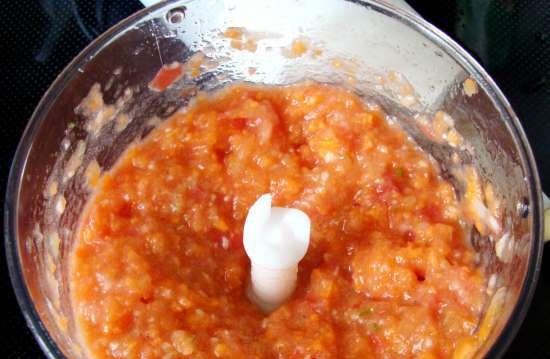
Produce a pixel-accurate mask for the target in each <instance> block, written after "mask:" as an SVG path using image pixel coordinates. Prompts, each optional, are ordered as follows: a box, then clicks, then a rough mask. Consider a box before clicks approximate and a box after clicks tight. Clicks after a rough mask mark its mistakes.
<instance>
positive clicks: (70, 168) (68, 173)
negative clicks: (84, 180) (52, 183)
mask: <svg viewBox="0 0 550 359" xmlns="http://www.w3.org/2000/svg"><path fill="white" fill-rule="evenodd" d="M85 151H86V143H85V142H84V141H82V140H80V141H78V143H77V144H76V149H75V150H74V152H73V154H72V155H71V157H70V158H69V161H67V165H66V166H65V171H64V176H63V182H67V181H68V180H70V179H71V178H72V177H73V176H74V175H75V173H76V171H78V168H79V167H80V165H81V164H82V159H83V158H84V152H85Z"/></svg>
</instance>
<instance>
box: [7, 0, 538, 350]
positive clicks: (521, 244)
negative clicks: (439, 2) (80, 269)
mask: <svg viewBox="0 0 550 359" xmlns="http://www.w3.org/2000/svg"><path fill="white" fill-rule="evenodd" d="M231 26H237V27H243V28H245V29H246V30H247V33H248V34H249V35H250V36H251V38H253V39H254V41H255V44H256V45H257V49H256V50H255V51H254V52H250V51H242V50H238V49H235V48H234V47H232V46H231V41H230V39H227V38H225V37H224V36H222V35H221V32H222V31H223V30H224V29H225V28H227V27H231ZM297 38H300V39H302V40H303V41H305V42H307V43H308V44H309V45H308V46H310V47H311V48H319V49H321V50H322V51H321V52H322V53H319V54H317V55H318V56H313V55H312V54H311V53H310V54H308V55H306V56H293V55H292V53H291V52H290V53H289V52H288V49H289V46H290V44H291V43H292V41H293V40H295V39H297ZM285 49H286V50H285ZM196 53H201V54H202V55H201V56H204V59H205V60H204V62H203V66H202V69H201V73H200V76H198V77H196V78H191V77H184V78H183V79H182V80H181V81H179V82H178V83H177V84H175V85H174V86H173V87H172V88H170V89H168V90H167V91H164V92H155V91H151V90H150V89H149V88H148V86H147V84H148V83H149V81H150V80H151V79H152V78H153V77H154V76H155V74H156V72H157V71H158V70H159V68H161V66H162V65H164V64H169V63H171V62H172V61H179V62H182V63H185V62H186V61H188V60H189V59H196V57H193V56H197V55H195V54H196ZM392 72H393V75H388V74H389V73H392ZM388 76H389V77H388ZM389 78H392V79H394V80H395V79H397V80H398V82H397V85H396V82H395V81H393V80H391V81H389V80H388V79H389ZM467 78H471V79H473V80H474V81H475V82H476V83H477V86H478V89H479V91H478V92H477V94H474V95H473V96H468V95H466V94H465V92H464V91H463V89H462V85H463V81H464V80H465V79H467ZM304 79H312V80H317V81H322V82H333V83H340V84H341V83H344V84H345V85H346V86H348V87H350V88H352V89H353V90H355V91H356V92H357V93H359V94H360V95H362V96H364V97H365V99H366V100H369V101H371V100H372V101H376V102H378V103H379V104H381V105H382V106H383V107H384V108H385V110H386V111H387V112H388V114H389V115H390V116H393V117H394V118H396V120H398V121H400V122H401V123H402V124H403V126H404V127H406V128H407V130H409V131H411V135H412V136H413V137H414V139H415V140H416V141H417V142H418V143H419V144H420V145H421V146H422V147H423V148H424V149H425V150H426V151H428V152H429V153H430V154H431V155H432V156H433V157H434V158H436V159H437V160H438V161H439V162H440V164H441V167H442V170H443V174H444V175H447V176H448V178H449V179H450V180H454V181H456V184H457V192H458V194H459V195H460V192H461V189H460V188H461V185H460V181H459V179H457V178H453V176H452V172H451V171H446V170H447V169H449V168H450V166H451V161H450V157H451V156H452V153H457V155H458V156H459V158H460V161H461V162H462V163H470V164H472V165H473V166H475V168H476V169H477V171H478V172H479V173H480V174H481V176H482V177H483V178H484V179H485V180H487V181H490V182H491V183H492V184H493V186H494V187H495V192H496V193H498V194H499V195H501V197H502V199H503V200H504V203H505V220H504V226H505V228H506V230H507V231H508V232H509V235H510V238H511V240H512V242H511V244H510V246H509V250H510V251H511V252H510V255H509V256H508V257H507V259H506V260H502V258H500V257H499V256H498V253H496V251H495V246H494V242H491V239H490V238H483V237H481V236H479V235H474V236H473V238H472V240H473V242H474V246H475V248H476V250H478V251H479V254H480V259H481V260H480V263H482V265H483V266H485V269H486V270H487V272H488V274H489V275H490V276H491V277H492V279H491V281H492V282H491V286H492V288H491V290H492V293H497V294H498V298H496V299H498V300H497V304H498V305H497V307H498V308H497V309H498V312H497V313H498V315H497V316H494V318H493V319H494V320H492V322H491V331H490V333H489V335H488V336H487V338H485V341H484V342H483V343H482V345H481V347H480V348H479V351H478V353H477V356H478V357H482V356H490V357H493V356H500V355H501V354H502V353H503V352H504V351H505V349H506V347H507V346H508V344H509V343H510V341H511V340H512V338H513V337H514V335H515V334H516V332H517V330H518V328H519V326H520V324H521V322H522V320H523V318H524V316H525V313H526V311H527V307H528V305H529V303H530V301H531V297H532V294H533V291H534V288H535V285H536V281H537V277H538V273H539V269H540V260H541V254H542V244H543V239H542V200H541V190H540V184H539V179H538V174H537V170H536V166H535V162H534V160H533V155H532V153H531V150H530V148H529V144H528V142H527V140H526V137H525V135H524V133H523V130H522V129H521V126H520V124H519V122H518V119H517V117H516V115H515V114H514V112H513V110H512V109H511V107H510V105H509V103H508V102H507V100H506V99H505V97H504V96H503V94H502V92H501V91H500V90H499V89H498V87H497V86H496V85H495V83H494V82H493V80H492V79H491V78H490V77H489V76H488V75H487V73H486V72H485V71H484V70H483V69H482V68H481V66H480V65H479V64H478V63H477V62H476V61H475V60H474V59H473V58H472V57H471V56H470V55H468V53H466V52H465V51H464V50H463V49H462V48H461V47H460V46H458V45H457V44H456V43H455V42H454V41H452V40H451V39H449V38H448V37H447V36H446V35H444V34H443V33H442V32H441V31H439V30H438V29H436V28H435V27H433V26H431V25H430V24H429V23H427V22H426V21H424V20H422V19H421V18H419V17H417V16H415V15H413V14H411V13H408V12H405V11H402V10H400V9H398V8H395V7H393V6H391V5H387V4H384V3H381V2H378V1H364V2H363V1H359V0H349V1H346V0H323V1H316V0H298V1H296V0H280V1H277V2H267V1H254V0H233V1H230V0H227V1H214V0H203V1H192V0H191V1H176V0H171V1H165V2H163V3H161V4H159V5H155V6H153V7H151V8H147V9H145V10H142V11H140V12H139V13H136V14H135V15H133V16H131V17H130V18H128V19H126V20H124V21H123V22H121V23H119V24H118V25H116V26H115V27H113V28H112V29H110V30H109V31H107V32H106V33H105V34H103V35H102V36H100V37H99V38H98V39H96V40H95V41H94V42H93V43H92V44H91V45H90V46H88V47H87V48H86V49H85V50H84V51H83V52H82V53H81V54H80V55H79V56H78V57H77V58H76V59H75V60H73V61H72V62H71V63H70V64H69V66H67V68H66V69H65V70H64V71H63V72H62V73H61V75H59V77H58V78H57V79H56V81H55V82H54V83H53V84H52V86H51V87H50V89H49V90H48V91H47V93H46V94H45V95H44V97H43V98H42V100H41V102H40V104H39V105H38V107H37V109H36V111H35V112H34V114H33V116H32V118H31V120H30V122H29V124H28V126H27V129H26V131H25V133H24V135H23V137H22V139H21V142H20V144H19V147H18V150H17V153H16V156H15V160H14V162H13V166H12V169H11V173H10V178H9V184H8V188H7V196H6V207H5V231H6V232H5V237H6V253H7V258H8V264H9V269H10V274H11V278H12V282H13V286H14V288H15V292H16V295H17V298H18V301H19V304H20V306H21V309H22V311H23V314H24V316H25V319H26V321H27V324H28V325H29V327H30V328H31V330H32V332H33V333H34V336H35V337H36V339H37V341H38V343H39V344H40V346H41V347H42V349H43V350H44V352H45V353H46V355H47V356H48V357H50V358H65V357H67V358H81V357H83V356H84V354H83V351H82V348H81V347H80V345H79V340H78V338H77V336H76V334H75V327H74V323H73V320H72V316H71V310H70V301H69V296H68V290H69V283H68V282H67V263H66V258H67V255H68V253H69V251H70V249H71V243H72V237H73V233H74V231H75V229H76V225H77V222H78V219H79V215H80V213H81V210H82V208H83V206H84V204H85V202H86V200H87V198H88V195H89V193H88V191H87V190H86V186H85V185H84V181H85V169H86V167H87V165H88V163H89V162H90V161H91V160H92V159H97V161H98V163H99V164H100V166H101V168H102V169H103V170H108V169H109V168H110V167H111V166H112V165H113V163H114V162H115V161H116V159H117V157H118V156H119V155H120V154H121V153H122V152H123V150H124V149H125V148H126V147H127V145H128V144H129V143H131V142H132V141H134V140H135V139H136V138H141V137H143V136H144V135H145V134H146V133H148V131H150V129H151V126H152V123H153V122H154V121H153V122H152V121H151V119H152V118H154V119H160V120H162V119H164V118H166V117H167V116H169V115H170V114H171V113H173V111H174V110H175V109H176V108H178V107H180V106H184V105H185V104H187V102H188V101H189V99H190V98H191V97H192V96H193V93H195V92H196V91H197V90H211V89H215V88H217V87H220V86H223V85H224V84H226V83H229V82H232V81H249V82H255V83H256V82H257V83H267V84H286V83H292V82H297V81H300V80H304ZM405 79H406V80H405ZM94 84H99V86H101V89H102V91H103V95H104V100H105V102H106V103H117V104H118V105H117V106H119V110H120V111H122V112H124V113H126V114H128V115H130V117H131V118H132V121H131V122H130V124H129V125H128V126H127V127H126V128H125V129H124V131H121V132H117V131H115V130H114V127H115V125H114V124H107V125H105V126H103V127H102V129H101V131H100V132H99V134H96V135H93V134H90V132H89V131H87V129H88V130H89V126H90V125H89V120H87V119H85V118H84V117H83V116H82V114H81V112H79V111H75V109H76V108H77V106H78V105H79V103H80V102H81V101H82V99H83V98H84V97H85V96H86V95H87V94H88V92H89V91H90V89H91V88H92V86H93V85H94ZM409 85H410V86H412V88H413V89H414V93H412V97H411V93H403V92H402V91H401V90H400V89H403V88H404V87H405V88H410V87H407V86H409ZM182 92H183V93H184V95H182ZM117 101H118V102H117ZM440 109H441V110H444V111H446V112H447V113H449V114H450V115H451V116H453V118H454V119H455V121H456V128H457V129H458V131H459V132H460V133H461V134H462V135H463V136H464V137H465V139H466V140H467V142H468V143H469V146H470V147H469V150H461V151H456V150H455V149H453V148H451V147H449V146H447V145H443V144H436V143H433V142H432V141H430V140H429V139H426V138H423V137H422V135H421V133H420V132H418V131H416V130H415V123H414V121H410V119H411V118H412V117H414V116H416V115H417V114H420V113H433V112H434V111H436V110H440ZM68 167H71V168H70V170H71V171H72V173H71V175H70V176H69V175H67V171H68ZM53 182H55V183H56V185H57V188H53V187H52V183H53ZM54 189H55V191H54ZM54 192H55V193H54ZM61 196H63V199H64V200H65V201H66V203H63V201H62V200H60V198H61ZM60 206H61V207H63V208H61V209H63V210H62V211H61V210H60ZM492 240H493V241H494V240H495V238H493V239H492ZM494 300H495V297H493V302H494ZM493 309H494V308H493Z"/></svg>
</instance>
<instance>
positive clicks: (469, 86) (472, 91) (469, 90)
mask: <svg viewBox="0 0 550 359" xmlns="http://www.w3.org/2000/svg"><path fill="white" fill-rule="evenodd" d="M462 89H463V90H464V94H465V95H466V96H468V97H472V96H473V95H476V94H477V93H478V92H479V88H478V86H477V82H476V81H475V80H474V79H472V78H470V77H468V78H467V79H466V80H464V82H463V83H462Z"/></svg>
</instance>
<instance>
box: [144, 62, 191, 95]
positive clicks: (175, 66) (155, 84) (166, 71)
mask: <svg viewBox="0 0 550 359" xmlns="http://www.w3.org/2000/svg"><path fill="white" fill-rule="evenodd" d="M183 72H184V67H183V64H182V63H180V62H177V61H174V62H172V63H171V64H168V65H163V66H162V67H161V68H160V70H159V71H158V72H157V74H156V75H155V78H153V80H152V81H151V82H149V88H150V89H151V90H154V91H159V92H162V91H164V90H166V89H167V88H168V87H170V85H172V84H173V83H174V82H175V81H177V80H179V79H180V78H181V77H182V76H183Z"/></svg>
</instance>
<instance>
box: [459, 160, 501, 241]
mask: <svg viewBox="0 0 550 359" xmlns="http://www.w3.org/2000/svg"><path fill="white" fill-rule="evenodd" d="M463 175H464V181H465V183H466V191H465V193H464V199H463V205H464V215H465V217H466V218H467V219H469V220H470V221H471V222H472V223H473V224H474V226H475V227H476V229H477V230H478V232H479V233H480V234H481V235H483V236H486V235H489V234H490V233H493V234H499V233H500V232H501V225H500V223H499V221H498V219H497V217H496V216H495V215H494V214H493V213H491V211H490V209H489V208H487V206H486V204H485V193H484V191H483V187H482V183H481V179H480V177H479V175H478V173H477V171H476V170H475V169H474V168H473V167H471V166H467V167H465V168H464V170H463Z"/></svg>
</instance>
